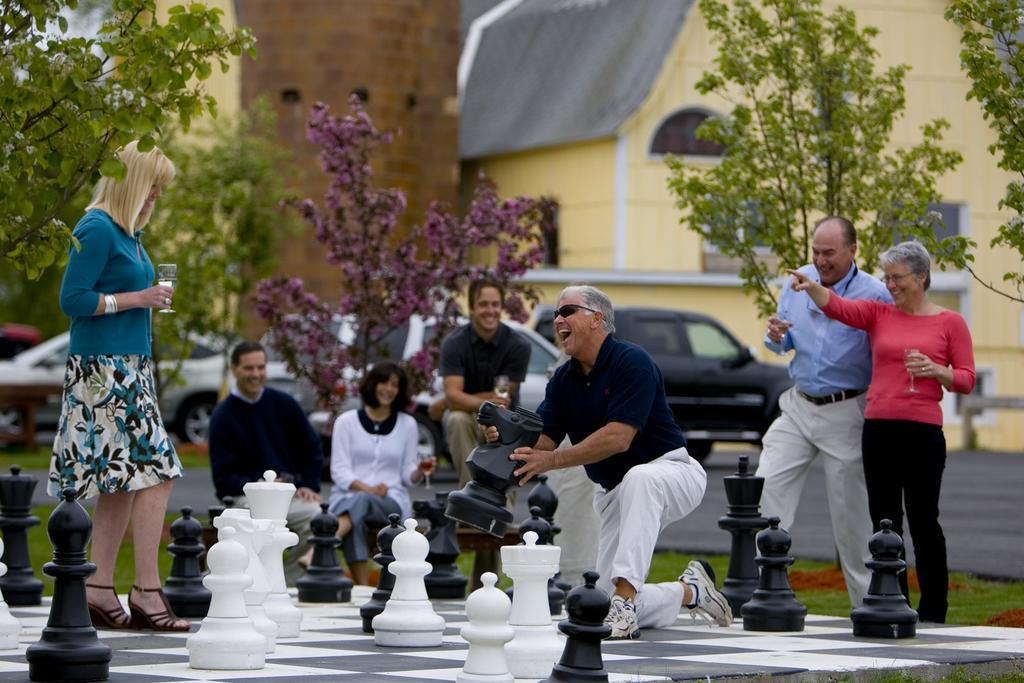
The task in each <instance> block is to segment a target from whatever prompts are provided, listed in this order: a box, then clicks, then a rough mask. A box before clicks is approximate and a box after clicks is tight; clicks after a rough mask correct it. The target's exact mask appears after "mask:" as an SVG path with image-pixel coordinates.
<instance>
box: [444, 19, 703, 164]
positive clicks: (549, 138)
mask: <svg viewBox="0 0 1024 683" xmlns="http://www.w3.org/2000/svg"><path fill="white" fill-rule="evenodd" d="M691 5H692V0H525V1H524V2H523V4H522V5H520V6H519V7H518V8H516V9H515V10H513V11H511V12H509V13H508V14H507V15H505V16H504V17H503V18H502V19H500V20H499V21H497V22H495V23H494V24H492V25H491V26H489V27H487V29H485V30H484V32H483V35H482V39H481V42H480V48H479V51H478V53H477V55H476V59H475V60H474V62H473V66H472V70H471V71H470V74H469V79H468V82H467V84H466V89H465V92H464V94H463V101H462V110H461V114H460V131H459V153H460V156H461V157H462V158H463V159H474V158H478V157H482V156H486V155H491V154H498V153H505V152H515V151H520V150H526V149H534V148H537V147H546V146H550V145H556V144H561V143H566V142H575V141H580V140H590V139H594V138H599V137H604V136H608V135H611V134H613V133H614V132H615V131H616V130H617V129H618V127H619V126H620V125H621V124H622V123H623V122H624V121H625V120H626V119H627V118H628V117H629V116H630V114H632V113H633V112H634V111H635V110H636V108H637V107H638V106H639V105H640V104H641V102H643V100H644V98H645V97H646V96H647V94H648V93H649V92H650V89H651V86H652V84H653V82H654V79H655V77H656V76H657V75H658V73H659V72H660V71H661V68H662V65H663V63H664V60H665V57H666V55H667V54H668V51H669V49H670V48H671V46H672V43H673V42H674V41H675V39H676V36H677V34H678V32H679V30H680V29H681V28H682V25H683V21H684V20H685V19H686V15H687V12H688V11H689V9H690V6H691Z"/></svg>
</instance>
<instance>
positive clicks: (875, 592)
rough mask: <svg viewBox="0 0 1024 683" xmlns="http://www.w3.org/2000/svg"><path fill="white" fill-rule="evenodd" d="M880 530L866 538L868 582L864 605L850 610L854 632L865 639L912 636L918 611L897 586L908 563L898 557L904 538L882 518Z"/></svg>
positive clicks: (890, 523) (889, 521) (914, 631)
mask: <svg viewBox="0 0 1024 683" xmlns="http://www.w3.org/2000/svg"><path fill="white" fill-rule="evenodd" d="M881 526H882V530H881V531H879V532H878V533H877V534H875V535H874V536H872V537H871V540H869V541H868V549H869V550H870V551H871V559H870V560H868V561H867V562H866V563H865V564H867V567H868V569H870V570H871V583H870V584H869V585H868V592H867V595H865V596H864V604H863V605H862V606H861V607H857V608H855V609H854V610H853V611H851V612H850V619H851V620H852V621H853V635H855V636H863V637H865V638H913V637H914V635H915V634H916V632H917V612H915V611H914V610H913V609H911V607H910V605H908V604H907V598H906V597H905V596H904V595H903V591H902V590H901V589H900V581H899V574H900V572H902V571H906V569H907V563H906V562H904V561H903V560H902V559H900V555H901V554H902V552H903V539H902V538H900V535H899V534H897V533H896V532H895V531H893V530H892V521H891V520H888V519H883V520H882V524H881Z"/></svg>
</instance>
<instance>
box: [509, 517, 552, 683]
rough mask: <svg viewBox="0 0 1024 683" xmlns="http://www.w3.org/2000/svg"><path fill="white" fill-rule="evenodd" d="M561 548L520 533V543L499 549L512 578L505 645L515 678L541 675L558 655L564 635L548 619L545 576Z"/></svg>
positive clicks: (549, 573) (529, 533)
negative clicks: (509, 631)
mask: <svg viewBox="0 0 1024 683" xmlns="http://www.w3.org/2000/svg"><path fill="white" fill-rule="evenodd" d="M561 553H562V549H561V548H559V547H558V546H557V545H537V533H536V532H535V531H527V532H526V533H525V534H523V545H506V546H504V547H503V548H502V549H501V567H502V570H503V571H504V572H505V574H506V575H507V576H508V577H509V578H510V579H512V614H511V616H510V617H509V620H508V623H509V625H510V626H511V627H512V628H513V629H514V630H515V637H514V638H513V639H512V641H511V642H510V643H508V644H507V645H506V646H505V656H506V657H507V658H508V665H509V670H510V671H511V673H512V675H513V676H515V677H516V678H545V677H546V676H548V675H549V674H550V673H551V668H552V667H553V666H554V665H555V663H556V662H557V661H558V659H559V658H560V657H561V656H562V649H563V648H564V645H565V639H564V637H563V636H562V635H560V634H559V633H558V630H557V629H556V628H555V624H554V622H553V621H551V610H550V609H549V607H548V579H549V578H551V577H552V576H554V575H555V572H557V571H558V560H559V559H560V558H561Z"/></svg>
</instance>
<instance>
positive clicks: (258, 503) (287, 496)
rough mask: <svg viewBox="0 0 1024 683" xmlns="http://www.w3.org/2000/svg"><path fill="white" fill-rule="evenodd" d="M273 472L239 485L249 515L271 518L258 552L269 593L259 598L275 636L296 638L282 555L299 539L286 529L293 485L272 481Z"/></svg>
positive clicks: (295, 611) (296, 613) (296, 617)
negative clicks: (246, 502) (274, 628)
mask: <svg viewBox="0 0 1024 683" xmlns="http://www.w3.org/2000/svg"><path fill="white" fill-rule="evenodd" d="M276 479H277V473H276V472H274V471H273V470H267V471H266V472H264V473H263V481H251V482H249V483H248V484H246V485H245V486H244V487H243V490H244V491H245V497H246V499H247V500H248V501H249V514H250V515H252V518H253V519H267V520H270V521H271V524H272V526H271V529H270V534H269V536H268V537H267V542H266V543H265V544H264V545H263V548H262V549H261V550H260V551H259V557H260V561H261V562H262V563H263V568H264V569H265V570H266V572H267V582H268V584H269V586H270V592H269V593H268V594H267V597H266V599H265V600H264V601H263V609H264V611H265V612H266V613H267V617H268V618H269V619H270V620H271V621H273V622H275V623H276V624H277V637H278V638H298V637H299V627H300V625H301V623H302V611H301V610H300V609H299V608H298V607H296V606H295V605H294V603H292V599H291V596H289V595H288V586H287V584H286V583H285V580H284V565H283V562H282V554H283V553H284V550H285V548H291V547H292V546H294V545H295V544H297V543H298V542H299V537H298V536H297V535H296V534H294V533H293V532H291V531H289V530H288V524H287V518H288V507H289V505H291V502H292V498H294V497H295V485H294V484H291V483H287V482H279V481H276Z"/></svg>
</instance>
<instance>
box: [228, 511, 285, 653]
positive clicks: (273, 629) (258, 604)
mask: <svg viewBox="0 0 1024 683" xmlns="http://www.w3.org/2000/svg"><path fill="white" fill-rule="evenodd" d="M213 525H214V526H215V527H217V528H218V529H219V530H221V531H223V530H224V529H226V528H233V529H235V531H236V532H237V533H236V534H235V540H236V541H238V542H239V543H240V544H241V545H242V547H243V548H245V551H246V552H247V553H248V555H249V564H248V566H247V567H246V568H245V573H246V574H248V575H249V576H251V577H252V584H251V585H250V586H249V587H248V588H246V589H245V590H244V591H243V593H242V595H243V596H244V597H245V608H246V610H247V611H248V612H249V617H250V618H252V623H253V626H255V627H256V630H257V631H259V632H260V633H262V634H263V637H264V638H266V640H267V650H266V651H267V654H270V653H272V652H273V651H274V648H275V647H276V644H277V623H276V622H274V621H271V620H270V619H269V618H268V617H267V613H266V610H264V608H263V602H264V601H265V600H266V599H267V595H269V594H270V583H268V582H267V572H266V570H265V569H264V567H263V562H262V561H261V560H260V557H259V552H260V550H262V549H263V546H264V545H266V544H267V542H268V541H269V540H270V535H271V533H272V531H271V529H272V527H273V522H271V521H270V520H269V519H253V518H252V516H251V515H250V513H249V511H248V510H240V509H238V508H230V509H227V510H225V511H224V512H222V513H220V514H219V515H217V519H215V520H213Z"/></svg>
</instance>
